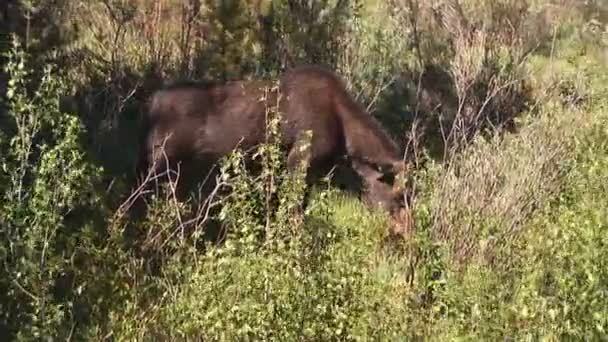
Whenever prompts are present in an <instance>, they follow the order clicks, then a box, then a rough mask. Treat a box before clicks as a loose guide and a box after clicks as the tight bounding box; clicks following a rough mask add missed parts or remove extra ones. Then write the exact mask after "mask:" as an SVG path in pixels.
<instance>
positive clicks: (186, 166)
mask: <svg viewBox="0 0 608 342" xmlns="http://www.w3.org/2000/svg"><path fill="white" fill-rule="evenodd" d="M275 85H276V86H275ZM273 87H274V89H276V90H277V91H271V92H268V89H272V88H273ZM268 103H271V104H272V103H276V105H277V107H278V111H279V112H280V113H281V117H280V121H279V129H278V130H279V133H280V139H281V141H280V144H281V146H282V147H283V148H284V150H285V151H286V156H287V162H286V164H287V169H288V170H293V169H294V168H295V167H296V166H297V165H298V163H300V162H302V161H304V162H306V166H307V168H306V180H307V183H309V184H311V183H313V182H314V181H315V180H318V179H319V177H320V176H322V175H326V174H327V173H329V172H330V170H331V169H332V168H333V167H334V166H336V165H337V164H338V163H339V162H340V161H341V160H342V161H343V160H348V161H350V166H351V169H352V170H354V171H355V173H356V174H358V175H359V176H360V178H361V180H362V185H363V186H364V189H365V190H364V191H363V197H364V200H365V201H364V202H365V203H366V204H367V205H369V206H372V207H376V208H378V207H379V208H381V209H384V210H387V211H388V212H389V213H390V214H391V217H392V218H393V227H392V230H393V232H403V231H404V230H407V229H408V228H409V227H407V226H408V225H409V224H411V223H410V222H409V221H408V220H403V217H405V216H408V215H407V212H406V208H405V203H404V192H403V189H401V188H399V187H398V186H393V185H391V184H389V183H387V182H386V181H385V180H384V178H385V176H386V175H391V176H396V175H399V174H401V173H403V172H405V171H406V169H407V167H406V166H407V163H406V162H405V161H404V160H403V157H402V155H401V153H400V150H399V147H398V146H397V144H396V143H395V142H394V141H393V140H391V138H390V137H389V136H388V134H387V133H386V132H385V131H384V130H383V129H382V128H381V126H380V124H379V122H378V121H376V120H375V119H374V118H373V117H372V116H371V115H369V114H368V113H367V112H366V111H365V110H364V108H363V107H362V106H361V105H360V104H359V103H357V101H356V100H355V99H354V98H353V97H351V95H349V93H348V92H347V90H346V87H345V86H344V84H343V82H342V80H341V79H340V78H339V77H338V76H336V74H334V73H333V72H332V71H330V70H329V69H326V68H324V67H321V66H317V65H304V66H298V67H294V68H292V69H289V70H287V71H285V72H284V73H283V74H282V75H281V76H280V77H279V78H278V82H277V83H275V82H274V81H272V80H248V81H247V80H231V81H226V82H213V81H205V82H194V81H183V82H178V83H174V84H171V85H166V86H164V87H163V88H161V89H159V90H156V91H155V92H154V93H152V95H151V96H150V97H149V98H148V102H147V109H146V111H145V114H144V117H143V130H142V132H143V135H142V136H141V142H140V152H139V162H138V164H137V174H138V175H140V176H141V175H143V174H148V173H149V172H151V171H152V172H156V173H162V172H166V171H167V168H170V169H175V168H177V167H178V164H179V168H180V180H179V181H178V191H177V192H178V193H180V194H183V193H184V191H186V190H187V189H188V187H189V186H190V185H189V184H190V183H189V181H188V179H193V178H194V179H195V178H196V177H200V176H202V175H203V174H204V173H205V172H206V171H208V170H210V169H211V168H212V166H213V165H214V163H217V162H218V160H220V159H221V158H222V157H224V156H226V155H228V154H229V153H231V151H233V150H234V149H235V148H237V147H239V148H242V149H243V150H248V149H252V148H254V147H256V146H258V145H259V144H261V143H263V142H264V141H265V139H266V138H265V134H266V124H267V123H266V120H267V108H268ZM307 131H308V132H312V137H311V140H310V142H309V145H308V146H309V149H308V152H307V154H306V155H304V154H303V153H302V150H301V149H300V148H298V146H299V145H298V142H299V141H300V140H299V139H300V138H302V135H303V133H304V132H307ZM161 147H162V148H161ZM160 151H162V153H161V152H160Z"/></svg>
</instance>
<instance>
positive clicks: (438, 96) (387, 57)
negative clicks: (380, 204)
mask: <svg viewBox="0 0 608 342" xmlns="http://www.w3.org/2000/svg"><path fill="white" fill-rule="evenodd" d="M0 19H1V21H0V30H1V32H0V43H1V44H0V49H1V50H2V51H1V52H2V57H1V61H2V65H3V70H2V73H0V90H1V91H2V98H1V101H2V102H0V166H1V168H0V241H1V243H0V262H1V263H2V267H0V336H3V337H6V338H7V339H9V340H12V339H16V340H39V339H53V340H55V339H58V340H59V339H68V340H150V339H153V340H175V339H177V340H280V341H290V340H298V341H299V340H315V341H325V340H409V339H418V338H424V339H431V340H440V341H444V340H453V339H475V340H478V339H482V340H502V339H510V340H511V339H516V340H524V339H527V340H529V339H547V340H558V339H559V340H561V339H577V340H578V339H585V340H603V339H606V338H608V331H607V330H608V234H607V232H608V182H607V181H608V6H607V5H606V4H605V2H603V1H600V0H595V1H585V2H582V1H575V0H527V1H520V0H478V1H474V0H460V1H457V0H453V1H439V0H437V1H417V0H391V1H374V0H349V1H330V0H323V1H313V2H309V1H300V0H294V1H272V0H260V1H239V0H230V1H228V0H226V1H207V0H204V1H201V0H154V1H149V0H130V1H126V0H77V1H74V0H52V1H49V0H18V1H15V0H13V1H5V2H3V3H2V4H0ZM303 63H318V64H324V65H327V66H329V67H331V68H332V69H333V70H335V71H336V72H337V73H338V74H339V75H341V76H342V77H343V78H344V79H345V80H346V82H347V84H348V87H349V89H350V91H351V92H352V93H353V94H356V96H357V98H358V100H359V101H361V102H362V103H364V104H365V105H366V106H367V107H368V108H369V109H370V113H371V115H374V116H376V117H377V118H378V119H379V120H380V121H382V123H383V124H384V127H386V128H387V130H388V131H389V132H390V133H391V134H392V135H393V136H394V137H395V139H396V140H397V141H399V143H400V144H401V145H402V146H403V147H404V148H405V149H406V150H407V152H408V158H411V159H413V160H415V162H416V163H415V164H416V168H415V170H414V171H413V173H412V175H411V179H410V183H409V184H410V186H411V187H412V191H413V194H414V197H413V201H412V203H410V204H411V210H412V214H413V217H414V222H415V224H414V227H413V229H412V232H411V234H409V235H410V236H409V237H408V238H407V239H402V240H400V239H395V238H391V237H389V236H388V229H387V225H388V217H387V215H386V214H385V213H383V212H376V211H372V210H370V209H368V208H367V207H365V206H364V205H363V204H362V203H361V202H360V201H359V200H358V199H357V198H356V197H355V196H353V195H352V194H350V193H346V192H342V191H341V190H340V189H339V188H338V187H336V186H334V185H333V184H331V183H329V182H328V183H327V184H325V183H322V184H319V185H317V186H316V187H315V189H314V192H313V194H312V197H311V204H310V206H308V207H306V209H305V210H301V208H299V206H300V203H301V199H302V197H303V195H304V191H305V183H304V182H303V179H302V177H301V175H300V176H298V175H288V174H287V173H286V172H285V170H284V167H283V164H284V160H283V156H281V154H280V153H279V152H278V149H277V146H273V145H272V144H268V145H264V146H262V147H261V148H260V150H259V156H260V160H261V164H262V172H261V173H259V174H256V175H253V174H250V173H248V171H247V170H246V168H245V167H244V164H243V159H242V155H241V154H240V153H238V152H236V153H234V154H233V155H231V156H230V157H229V158H227V159H226V160H225V162H224V163H223V165H222V173H221V174H222V178H221V179H222V182H223V184H226V185H229V186H230V188H231V194H230V196H228V197H225V198H224V199H222V204H223V206H222V207H221V209H218V210H216V211H210V212H209V213H207V211H206V210H200V209H201V208H198V207H196V206H195V204H196V203H197V202H195V201H192V202H187V203H179V202H177V201H175V200H174V197H173V196H172V193H171V187H170V184H169V185H167V186H166V188H165V189H164V191H162V189H160V190H158V191H157V192H155V193H135V194H136V195H137V196H143V197H144V198H145V199H146V200H147V201H148V203H149V211H148V213H147V215H146V216H145V217H135V216H130V215H128V214H126V211H125V210H124V209H125V207H128V204H129V203H130V202H129V200H128V197H129V195H130V194H131V193H132V191H134V188H133V183H132V180H133V176H134V175H133V170H134V163H135V153H136V151H137V140H136V138H137V136H138V134H139V128H140V127H139V118H140V111H141V108H142V104H143V102H144V101H145V98H146V96H147V95H148V94H150V92H151V91H152V90H154V89H155V87H158V86H159V85H161V84H162V82H163V81H167V80H172V79H179V78H193V79H201V78H211V79H220V80H221V79H235V78H246V79H252V78H260V77H272V76H275V75H277V74H278V73H279V72H281V71H282V70H284V69H285V68H287V67H289V66H292V65H298V64H303ZM273 127H274V126H272V125H271V126H270V127H269V130H270V132H271V133H272V132H274V131H273ZM275 133H276V132H275ZM275 195H277V196H278V197H277V198H278V201H273V200H271V198H274V196H275ZM218 198H219V197H218ZM206 204H209V203H206ZM203 209H205V207H203ZM192 212H195V213H198V214H199V215H198V216H199V218H202V220H199V221H198V222H197V223H196V227H194V228H193V227H192V222H194V221H192V220H191V218H192V217H191V213H192ZM207 214H209V215H207ZM218 221H220V222H221V223H223V224H224V225H225V227H227V231H228V235H227V237H226V239H225V240H224V241H223V243H222V244H219V245H218V244H214V243H211V242H209V241H208V240H206V239H204V236H203V235H204V234H203V231H204V228H203V226H205V224H206V223H214V222H218Z"/></svg>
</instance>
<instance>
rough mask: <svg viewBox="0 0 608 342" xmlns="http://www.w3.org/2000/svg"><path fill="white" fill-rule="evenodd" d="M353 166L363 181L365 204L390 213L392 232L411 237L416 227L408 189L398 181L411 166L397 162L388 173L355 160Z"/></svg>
mask: <svg viewBox="0 0 608 342" xmlns="http://www.w3.org/2000/svg"><path fill="white" fill-rule="evenodd" d="M352 166H353V169H354V170H355V171H356V172H357V173H358V174H359V175H360V176H361V178H362V180H363V187H364V190H363V194H362V199H363V201H364V203H365V204H366V205H367V206H369V207H371V208H375V209H380V210H384V211H386V212H388V213H389V214H390V216H391V221H392V222H391V232H392V233H393V234H396V235H401V236H403V237H409V236H410V234H411V233H412V230H413V228H414V227H413V220H412V216H411V211H410V208H409V203H408V189H407V187H405V186H404V185H401V184H400V183H401V182H399V181H398V179H399V178H401V177H402V176H404V175H405V174H406V172H407V171H408V170H409V164H407V163H404V162H401V161H400V162H395V163H394V164H393V165H391V167H390V170H389V171H388V172H386V173H384V172H380V171H378V170H377V169H375V168H374V167H372V166H371V165H369V164H366V163H363V162H360V161H354V160H353V161H352ZM387 174H388V176H389V177H388V178H390V176H393V177H392V178H394V179H393V180H392V182H391V181H390V180H387V179H386V178H387ZM391 183H392V184H391Z"/></svg>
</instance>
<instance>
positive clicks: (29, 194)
mask: <svg viewBox="0 0 608 342" xmlns="http://www.w3.org/2000/svg"><path fill="white" fill-rule="evenodd" d="M7 59H8V63H7V64H6V72H7V73H8V74H9V76H10V78H9V81H8V89H7V92H6V98H7V99H8V105H9V108H8V115H9V116H10V118H11V120H10V121H11V126H12V127H10V128H12V130H7V131H6V132H4V133H5V134H7V136H8V138H10V140H8V141H6V142H5V143H4V144H2V146H1V148H2V152H1V155H2V160H1V162H2V177H1V179H2V183H0V203H1V206H0V222H1V226H2V231H1V240H2V247H1V249H0V258H1V260H2V263H3V267H2V277H1V278H2V280H1V285H0V287H1V288H2V289H3V291H2V299H1V300H0V302H1V303H2V304H0V305H2V312H3V317H2V326H3V330H4V329H6V330H7V332H9V333H11V334H12V333H16V335H17V336H18V337H20V338H25V339H29V338H40V337H42V336H53V335H54V333H55V332H56V331H58V330H60V327H62V326H64V325H69V324H70V321H71V319H72V318H71V317H70V307H69V305H70V303H69V302H63V301H62V300H59V298H58V296H59V294H58V291H60V290H58V289H57V288H56V286H57V283H58V282H59V281H60V279H61V278H62V277H64V276H66V273H68V272H69V270H70V269H71V267H72V260H71V255H70V250H71V248H70V246H71V245H72V244H73V243H74V241H72V239H73V236H72V234H73V230H74V229H76V230H80V229H83V228H85V227H86V226H84V225H83V226H78V225H77V226H74V225H72V224H71V223H70V219H69V216H70V215H71V214H72V213H73V212H75V211H77V210H78V208H79V207H81V206H87V205H92V204H94V203H96V200H97V196H96V194H95V192H94V187H93V185H94V182H95V179H96V177H97V175H98V173H99V170H98V169H97V168H95V167H93V166H91V165H90V164H89V163H88V162H87V159H86V155H85V154H84V152H83V151H82V150H81V148H80V146H79V138H80V135H81V132H82V126H81V124H80V122H79V119H78V117H76V116H75V115H73V114H69V113H63V112H62V111H61V110H60V109H59V97H60V96H61V95H63V94H65V91H66V84H65V81H64V79H63V78H62V77H61V76H60V75H58V74H57V72H56V68H55V67H54V66H53V65H47V66H46V67H45V68H44V71H43V73H42V75H41V77H40V79H35V78H34V76H33V75H32V71H31V69H30V68H31V66H30V64H29V63H28V62H29V61H28V59H27V55H26V54H25V53H24V51H23V50H22V49H21V46H20V44H19V42H18V40H14V45H13V49H12V50H11V51H10V53H9V54H8V56H7ZM32 87H33V88H32ZM30 89H34V90H33V91H31V90H30ZM3 128H9V127H3ZM84 224H86V223H84Z"/></svg>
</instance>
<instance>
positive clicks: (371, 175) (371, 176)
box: [352, 160, 384, 181]
mask: <svg viewBox="0 0 608 342" xmlns="http://www.w3.org/2000/svg"><path fill="white" fill-rule="evenodd" d="M352 167H353V169H354V170H355V172H357V174H359V176H361V177H363V178H364V179H365V180H367V181H370V180H378V179H380V178H382V177H383V176H384V174H383V173H381V172H379V171H378V170H375V169H374V168H372V167H371V166H369V165H366V164H364V163H362V162H359V161H356V160H353V161H352Z"/></svg>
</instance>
